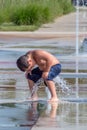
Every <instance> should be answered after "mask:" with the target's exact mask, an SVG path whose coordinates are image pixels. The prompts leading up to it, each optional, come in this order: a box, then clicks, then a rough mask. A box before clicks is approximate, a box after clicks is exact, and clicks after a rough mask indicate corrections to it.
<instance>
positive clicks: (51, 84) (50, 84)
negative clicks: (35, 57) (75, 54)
mask: <svg viewBox="0 0 87 130" xmlns="http://www.w3.org/2000/svg"><path fill="white" fill-rule="evenodd" d="M45 82H46V84H47V86H48V88H49V90H50V92H51V99H50V100H49V101H58V97H57V93H56V88H55V83H54V82H53V81H51V80H46V81H45Z"/></svg>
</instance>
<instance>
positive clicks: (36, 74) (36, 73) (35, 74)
mask: <svg viewBox="0 0 87 130" xmlns="http://www.w3.org/2000/svg"><path fill="white" fill-rule="evenodd" d="M60 72H61V64H56V65H53V66H52V67H51V68H50V71H49V74H48V77H47V80H53V79H54V78H55V77H56V76H58V75H59V73H60ZM42 74H43V71H41V70H40V69H39V67H36V68H34V69H33V70H32V72H31V74H29V73H28V75H27V78H28V79H30V80H32V81H34V82H35V83H36V82H37V81H38V80H39V79H40V78H41V77H42Z"/></svg>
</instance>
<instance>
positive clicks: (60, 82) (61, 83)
mask: <svg viewBox="0 0 87 130" xmlns="http://www.w3.org/2000/svg"><path fill="white" fill-rule="evenodd" d="M53 81H54V82H55V84H56V88H58V89H60V90H61V91H62V92H63V93H67V94H69V93H70V85H68V84H67V82H66V81H65V80H64V79H62V78H60V77H59V76H57V77H56V78H54V79H53ZM42 83H44V80H43V79H42V78H41V79H39V80H38V81H37V82H36V83H35V85H34V86H33V89H32V92H31V97H32V96H33V95H34V94H35V93H36V92H37V91H38V89H39V88H40V87H41V84H42ZM45 92H46V93H47V98H48V99H50V98H51V93H50V91H49V88H48V87H46V89H45Z"/></svg>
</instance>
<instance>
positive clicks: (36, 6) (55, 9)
mask: <svg viewBox="0 0 87 130" xmlns="http://www.w3.org/2000/svg"><path fill="white" fill-rule="evenodd" d="M73 10H74V7H73V5H72V4H71V0H0V30H6V29H7V30H8V28H9V29H10V30H32V31H33V30H35V29H37V28H38V27H40V26H41V25H42V24H44V23H48V22H50V21H53V20H54V19H55V18H56V17H59V16H61V15H64V14H67V13H70V12H72V11H73Z"/></svg>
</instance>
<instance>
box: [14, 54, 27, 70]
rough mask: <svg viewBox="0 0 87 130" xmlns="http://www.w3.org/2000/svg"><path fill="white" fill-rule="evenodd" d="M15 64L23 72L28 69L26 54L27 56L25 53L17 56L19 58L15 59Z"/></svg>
mask: <svg viewBox="0 0 87 130" xmlns="http://www.w3.org/2000/svg"><path fill="white" fill-rule="evenodd" d="M16 64H17V67H18V68H19V69H20V70H21V71H23V72H25V71H26V69H28V67H29V63H28V56H27V55H23V56H21V57H19V58H18V59H17V62H16Z"/></svg>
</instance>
